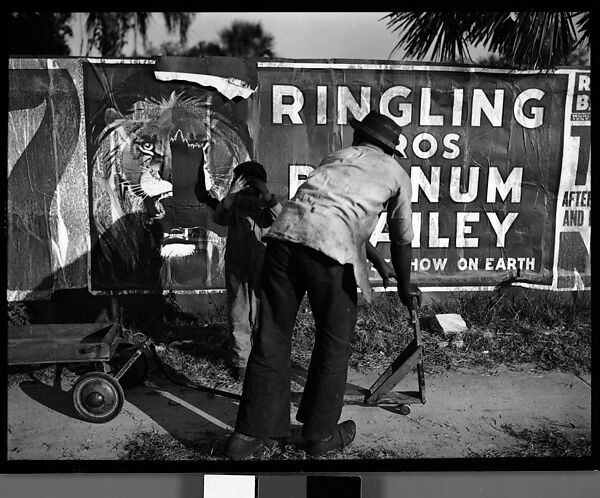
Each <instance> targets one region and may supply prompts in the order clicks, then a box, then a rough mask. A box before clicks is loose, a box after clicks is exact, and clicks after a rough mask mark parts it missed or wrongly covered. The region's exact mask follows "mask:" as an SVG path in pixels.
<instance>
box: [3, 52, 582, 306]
mask: <svg viewBox="0 0 600 498" xmlns="http://www.w3.org/2000/svg"><path fill="white" fill-rule="evenodd" d="M590 88H591V76H590V71H589V70H583V69H574V68H565V69H557V70H555V71H550V72H538V71H516V70H504V69H491V68H474V67H467V66H464V67H462V66H449V65H448V66H446V65H433V64H419V65H416V64H410V65H407V64H401V63H382V62H378V61H336V60H324V61H321V60H307V61H303V60H294V61H291V60H286V59H270V60H258V61H252V60H246V59H234V58H224V57H206V58H183V57H163V58H155V59H99V58H65V59H48V58H22V59H21V58H13V59H9V100H8V102H9V126H8V132H9V140H8V225H9V226H8V239H7V242H8V299H9V300H22V299H27V298H36V299H37V298H43V297H44V296H48V295H50V294H51V293H52V291H54V290H57V289H67V288H82V287H87V288H88V289H89V290H90V291H91V292H92V293H98V294H104V293H149V292H156V291H157V290H160V291H171V292H176V293H178V292H180V293H213V292H224V287H225V282H224V251H225V240H226V236H227V233H226V228H224V227H220V226H219V225H217V224H215V223H214V222H213V221H212V216H211V213H212V211H211V207H210V206H211V205H214V204H213V202H214V201H215V200H216V201H218V200H221V199H222V198H223V197H224V195H225V194H226V193H227V190H228V187H229V185H230V182H231V180H232V176H233V174H232V171H233V168H234V167H235V166H236V165H238V164H239V163H241V162H244V161H247V160H249V159H253V160H256V161H258V162H260V163H262V164H263V165H265V168H266V170H267V174H268V178H269V185H270V188H271V190H272V192H273V193H274V194H275V195H276V196H277V197H278V198H279V199H280V200H281V201H282V202H283V201H284V200H285V199H288V198H290V197H291V196H293V194H294V193H295V191H296V189H297V188H298V186H299V185H300V184H301V183H302V182H303V181H304V179H306V177H307V175H308V174H309V173H310V171H311V170H312V169H313V168H316V167H318V165H319V162H320V160H321V158H322V157H325V156H326V155H328V154H329V153H330V152H332V151H334V150H337V149H340V148H342V147H346V146H348V145H350V143H351V141H352V129H351V127H350V126H349V125H348V121H349V119H350V118H351V117H354V118H357V119H362V118H363V117H364V116H365V115H366V114H367V113H368V112H369V111H370V110H372V109H375V110H378V111H380V112H381V113H383V114H385V115H387V116H390V117H391V118H392V119H393V120H394V121H395V122H396V123H398V125H400V126H401V127H402V135H401V136H400V143H399V145H398V147H397V149H398V152H399V153H400V156H402V158H400V159H399V164H400V166H399V167H403V168H405V169H406V171H407V172H408V173H409V174H410V178H411V181H412V208H413V218H412V223H413V229H414V234H415V236H414V239H413V242H412V247H413V259H412V270H413V276H412V280H413V282H414V283H416V284H417V285H419V286H420V287H421V289H422V290H425V291H428V290H429V291H469V290H491V289H493V288H494V287H495V286H496V285H498V284H499V283H500V282H502V281H503V280H506V279H507V278H509V277H511V278H513V279H514V282H513V285H520V286H523V287H530V288H536V289H548V290H571V289H589V288H590V287H591V262H590V238H591V207H590V206H591V168H590V161H591V155H590V146H591V144H590V141H591V140H590V122H591V117H590V116H591V100H590V99H591V96H590V93H591V92H590ZM385 214H386V213H385V212H382V213H381V215H380V217H379V221H378V222H377V224H376V226H374V227H373V232H372V235H371V239H370V241H371V243H373V244H374V245H375V246H376V247H377V249H378V250H379V251H381V252H382V254H383V255H384V256H385V257H386V258H389V247H388V246H389V237H388V233H387V227H386V221H385V220H386V217H385ZM182 248H183V249H184V250H182ZM32 262H34V264H33V263H32ZM369 268H371V267H369ZM371 277H372V284H373V286H374V287H375V289H376V290H377V289H379V290H381V289H382V287H381V282H380V280H379V276H378V274H377V272H376V271H374V270H372V271H371ZM378 286H379V287H378Z"/></svg>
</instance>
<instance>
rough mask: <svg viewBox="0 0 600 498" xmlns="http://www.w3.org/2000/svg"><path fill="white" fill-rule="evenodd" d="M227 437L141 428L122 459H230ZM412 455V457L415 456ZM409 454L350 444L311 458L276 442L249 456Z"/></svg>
mask: <svg viewBox="0 0 600 498" xmlns="http://www.w3.org/2000/svg"><path fill="white" fill-rule="evenodd" d="M223 445H224V441H221V440H218V441H217V440H216V439H210V438H209V439H205V440H202V441H194V442H191V441H186V442H183V441H180V440H179V439H177V438H175V437H173V436H172V435H171V434H159V433H158V432H156V431H149V432H138V433H135V434H133V435H131V436H130V437H128V438H127V440H126V441H125V443H123V445H122V446H121V452H120V457H119V458H120V459H121V460H137V461H178V460H194V461H199V460H210V461H216V460H229V458H228V457H226V456H225V455H224V453H223ZM413 456H414V455H412V456H411V457H413ZM398 458H407V455H406V454H402V453H401V452H399V451H398V450H394V449H391V448H388V447H383V446H374V447H370V448H367V447H362V446H349V447H348V448H345V449H343V450H341V451H338V452H331V453H328V454H324V455H322V456H320V457H317V458H312V457H310V456H308V455H307V453H306V452H305V451H304V450H303V449H302V448H301V447H299V446H295V445H291V444H286V445H276V446H275V447H274V448H272V449H267V448H264V449H263V450H262V452H261V451H258V452H257V453H256V454H254V455H252V456H250V457H249V458H248V460H250V461H256V460H312V459H314V460H331V459H335V460H382V459H398Z"/></svg>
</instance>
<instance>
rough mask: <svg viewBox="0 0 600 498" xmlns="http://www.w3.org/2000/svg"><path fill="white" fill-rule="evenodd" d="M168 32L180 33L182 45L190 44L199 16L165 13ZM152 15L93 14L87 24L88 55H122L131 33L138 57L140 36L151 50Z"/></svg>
mask: <svg viewBox="0 0 600 498" xmlns="http://www.w3.org/2000/svg"><path fill="white" fill-rule="evenodd" d="M162 14H163V17H164V20H165V24H166V26H167V31H168V32H169V33H173V32H177V31H178V32H179V35H180V42H181V44H185V43H186V41H187V32H188V29H189V27H190V24H191V22H192V19H193V17H194V15H195V13H193V12H163V13H162ZM152 15H153V13H151V12H89V13H88V17H87V21H86V30H87V33H88V53H89V52H90V51H91V50H92V49H94V48H97V49H98V50H100V53H101V54H102V56H103V57H118V56H120V55H122V52H123V47H124V46H125V42H126V37H127V35H128V33H130V32H132V31H133V33H134V37H135V42H134V53H133V55H134V56H136V55H137V36H138V35H139V36H141V38H142V44H143V47H144V49H145V50H146V49H147V41H148V38H147V31H148V23H149V21H150V19H151V18H152Z"/></svg>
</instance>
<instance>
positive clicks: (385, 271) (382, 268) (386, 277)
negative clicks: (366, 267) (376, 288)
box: [373, 261, 396, 289]
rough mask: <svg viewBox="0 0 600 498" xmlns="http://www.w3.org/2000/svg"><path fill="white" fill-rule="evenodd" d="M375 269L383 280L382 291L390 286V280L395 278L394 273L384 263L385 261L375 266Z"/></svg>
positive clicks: (390, 267)
mask: <svg viewBox="0 0 600 498" xmlns="http://www.w3.org/2000/svg"><path fill="white" fill-rule="evenodd" d="M373 266H375V265H373ZM375 269H376V270H377V273H379V275H380V276H381V278H382V280H383V288H384V289H385V288H387V287H389V286H390V278H394V279H395V278H396V272H395V271H394V269H393V268H392V266H391V265H389V264H388V263H386V262H385V261H384V262H383V264H382V265H378V266H375Z"/></svg>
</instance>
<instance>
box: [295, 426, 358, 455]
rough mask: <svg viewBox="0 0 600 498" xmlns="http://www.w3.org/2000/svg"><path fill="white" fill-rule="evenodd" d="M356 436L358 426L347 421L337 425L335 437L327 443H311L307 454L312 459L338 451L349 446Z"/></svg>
mask: <svg viewBox="0 0 600 498" xmlns="http://www.w3.org/2000/svg"><path fill="white" fill-rule="evenodd" d="M355 436H356V424H355V423H354V421H352V420H346V421H345V422H342V423H341V424H338V425H337V428H336V430H335V431H334V433H333V436H332V437H331V438H330V439H329V440H327V441H309V442H308V447H307V453H308V454H309V455H310V456H312V457H318V456H321V455H323V454H324V453H328V452H330V451H337V450H341V449H343V448H345V447H346V446H348V445H349V444H350V443H351V442H352V441H354V437H355Z"/></svg>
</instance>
